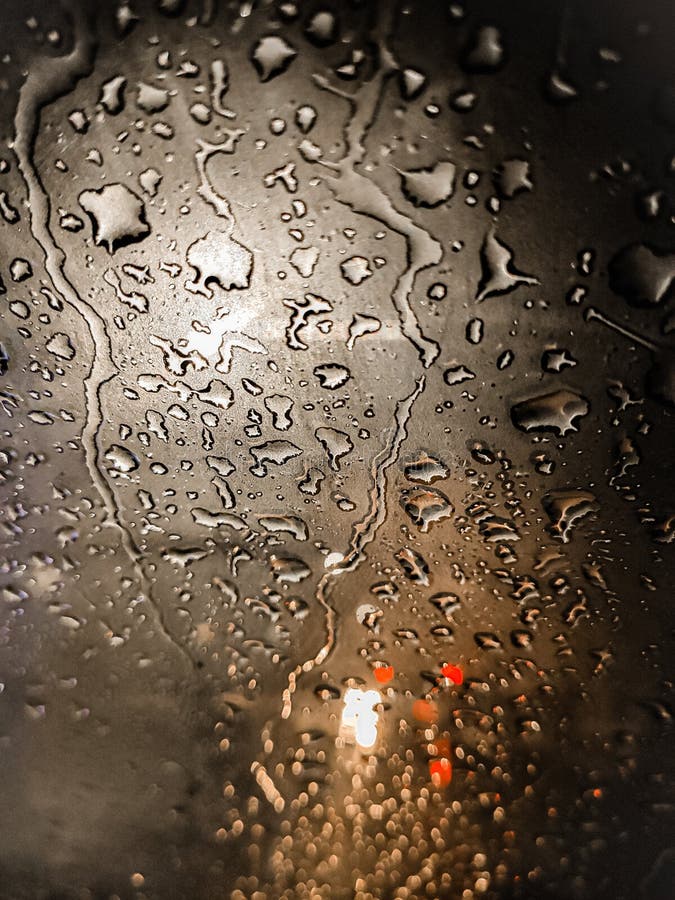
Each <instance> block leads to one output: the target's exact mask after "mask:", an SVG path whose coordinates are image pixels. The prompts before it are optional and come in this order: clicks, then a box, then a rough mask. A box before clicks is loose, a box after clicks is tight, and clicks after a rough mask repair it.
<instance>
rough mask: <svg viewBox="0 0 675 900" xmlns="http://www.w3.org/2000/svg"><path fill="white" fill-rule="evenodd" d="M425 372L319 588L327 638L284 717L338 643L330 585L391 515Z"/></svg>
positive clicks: (402, 405) (288, 697) (288, 693)
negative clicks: (391, 488)
mask: <svg viewBox="0 0 675 900" xmlns="http://www.w3.org/2000/svg"><path fill="white" fill-rule="evenodd" d="M424 384H425V376H424V375H420V377H419V378H418V379H417V381H416V382H415V389H414V390H413V391H412V393H411V394H409V395H408V396H407V397H405V398H404V399H403V400H399V401H398V403H397V404H396V413H395V415H394V427H393V429H392V433H391V439H390V440H389V441H387V442H386V443H385V444H384V446H383V447H382V448H381V449H380V451H379V452H378V453H377V454H376V455H375V456H374V457H373V461H372V463H371V476H372V485H371V489H370V504H369V507H368V511H367V513H366V515H365V516H364V517H363V519H361V521H359V522H357V523H356V524H355V525H354V528H353V530H352V536H351V540H350V542H349V550H348V551H347V553H346V554H345V556H344V557H343V558H342V560H341V561H340V562H338V563H336V564H335V565H334V566H332V567H331V568H330V569H328V570H327V571H326V572H324V574H323V575H322V576H321V579H320V580H319V583H318V585H317V588H316V599H317V601H318V603H319V604H320V605H321V606H322V607H323V610H324V616H325V630H326V641H325V643H324V644H323V646H322V647H321V648H320V649H319V651H318V653H316V654H315V655H314V656H313V657H310V658H309V659H307V660H305V661H304V662H303V663H300V664H299V665H297V666H296V667H295V669H293V671H292V672H291V673H290V674H289V676H288V684H287V686H286V688H285V690H284V692H283V697H282V700H283V706H282V711H281V717H282V718H283V719H287V718H288V717H289V716H290V714H291V711H292V704H293V701H292V697H293V694H294V693H295V689H296V687H297V682H298V678H299V677H300V675H301V674H302V673H303V672H311V670H312V669H314V668H315V667H316V666H320V665H321V664H322V663H323V662H324V661H325V659H326V658H327V657H328V654H329V653H330V652H331V650H332V649H333V647H334V646H335V635H336V627H335V621H336V615H337V614H336V610H335V607H334V606H333V605H332V603H331V602H330V597H329V593H330V586H331V585H332V584H333V583H334V582H335V579H336V578H339V577H340V576H341V575H345V574H346V573H347V572H353V571H354V570H355V569H356V568H358V566H359V564H360V563H361V561H362V560H363V551H364V549H365V547H366V546H367V545H368V544H369V543H370V542H371V541H372V540H373V538H374V537H375V535H376V534H377V532H378V530H379V528H380V526H381V525H382V523H383V522H384V521H385V519H386V516H387V505H386V488H387V469H389V468H390V467H391V466H392V465H393V464H394V463H395V462H396V460H397V459H398V458H399V454H400V452H401V445H402V444H403V441H404V440H405V439H406V437H407V436H408V422H409V420H410V416H411V415H412V411H413V407H414V405H415V401H416V400H417V398H418V397H419V396H420V394H421V393H422V392H423V391H424Z"/></svg>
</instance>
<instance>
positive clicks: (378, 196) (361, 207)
mask: <svg viewBox="0 0 675 900" xmlns="http://www.w3.org/2000/svg"><path fill="white" fill-rule="evenodd" d="M395 6H396V4H394V3H386V4H385V5H384V7H383V10H382V15H381V16H375V18H376V25H375V26H374V27H373V29H372V31H371V40H372V42H373V44H374V45H375V46H376V47H377V50H378V57H379V60H378V61H379V66H378V68H377V69H376V71H375V73H374V74H373V76H372V78H370V80H368V81H366V82H364V83H363V84H362V85H361V86H360V87H359V88H358V90H357V91H356V92H355V93H354V94H348V93H346V92H345V91H341V90H340V89H339V88H337V87H335V86H334V85H332V84H331V83H330V82H329V81H328V79H327V78H325V77H324V76H322V75H315V76H314V81H315V82H316V84H317V85H318V86H319V87H320V88H322V89H323V90H325V91H328V92H330V93H332V94H335V95H336V96H338V97H341V98H342V99H344V100H346V101H347V102H348V103H349V104H350V105H351V107H352V115H351V117H350V118H349V119H348V120H347V122H346V124H345V126H344V142H345V148H346V150H345V155H344V156H343V157H342V159H341V160H339V161H338V162H332V161H328V160H324V159H321V158H318V159H317V160H316V161H317V162H318V163H320V164H321V165H323V166H324V167H326V168H327V169H328V170H329V171H330V173H331V175H332V177H331V178H330V179H329V180H328V181H327V184H328V186H329V187H330V189H331V191H332V192H333V194H334V195H335V197H336V199H337V200H339V201H340V202H341V203H344V204H345V205H346V206H348V207H349V208H350V209H352V210H354V212H356V213H362V214H364V215H367V216H370V217H371V218H373V219H376V220H377V221H378V222H381V223H382V224H383V225H385V226H387V227H388V228H391V229H392V231H395V232H396V233H397V234H400V235H401V236H402V237H403V238H404V239H405V241H406V263H407V265H406V268H405V269H404V270H403V272H402V273H401V274H400V275H399V277H398V280H397V282H396V285H395V287H394V290H393V292H392V295H391V299H392V302H393V304H394V307H395V309H396V312H397V314H398V317H399V321H400V323H401V330H402V331H403V334H404V335H405V337H406V338H407V339H408V340H409V341H411V343H412V344H413V345H414V347H415V348H416V349H417V352H418V353H419V356H420V359H421V360H422V362H423V364H424V366H425V368H427V367H429V366H430V365H431V364H432V363H433V361H434V360H435V359H436V357H437V356H438V354H439V352H440V347H439V345H438V344H437V343H436V341H434V340H431V339H430V338H428V337H426V336H425V335H424V334H423V332H422V329H421V328H420V324H419V322H418V320H417V316H416V315H415V313H414V312H413V309H412V307H411V304H410V299H411V294H412V290H413V287H414V285H415V279H416V278H417V275H418V273H419V272H421V271H422V270H423V269H426V268H428V267H429V266H433V265H436V264H437V263H439V262H440V261H441V259H442V256H443V248H442V246H441V244H440V242H439V241H438V240H436V238H435V237H433V235H431V234H430V233H429V232H428V231H426V230H425V229H424V228H422V227H421V226H419V225H417V224H415V222H413V220H412V219H411V218H410V217H409V216H407V215H405V214H404V213H402V212H400V211H399V210H397V209H396V207H395V206H394V205H393V203H392V202H391V200H390V199H389V197H388V196H387V194H386V193H385V192H384V191H383V190H382V188H380V187H379V185H377V184H375V182H373V181H371V180H370V179H369V178H367V177H366V176H365V175H363V174H361V172H359V171H358V170H357V168H356V167H357V166H358V165H359V164H360V163H362V162H363V159H364V157H365V154H366V148H365V139H366V136H367V134H368V132H369V130H370V129H371V127H372V125H373V122H374V120H375V116H376V114H377V111H378V109H379V106H380V104H381V102H382V95H383V93H384V88H385V85H386V82H387V80H388V78H389V77H390V76H391V75H392V74H393V73H394V72H396V71H398V69H399V65H398V63H397V62H396V60H395V58H394V56H393V54H392V53H391V51H390V50H389V48H388V46H387V37H388V35H390V33H391V31H392V25H393V17H394V11H395Z"/></svg>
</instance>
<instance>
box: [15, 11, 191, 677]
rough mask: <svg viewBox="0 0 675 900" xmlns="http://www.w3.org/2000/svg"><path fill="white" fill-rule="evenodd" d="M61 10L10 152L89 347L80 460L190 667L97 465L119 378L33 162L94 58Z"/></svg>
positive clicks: (53, 275)
mask: <svg viewBox="0 0 675 900" xmlns="http://www.w3.org/2000/svg"><path fill="white" fill-rule="evenodd" d="M64 6H65V8H66V10H67V12H68V13H69V14H70V16H71V19H72V22H73V30H74V40H73V49H72V50H71V51H70V53H68V54H66V55H65V56H61V57H56V58H50V57H47V56H44V57H41V58H40V59H37V60H36V61H35V62H34V64H33V66H32V68H31V70H30V72H29V74H28V76H27V78H26V80H25V82H24V84H23V86H22V88H21V91H20V94H19V102H18V104H17V109H16V114H15V117H14V128H15V137H14V153H15V154H16V157H17V161H18V166H19V170H20V172H21V175H22V176H23V179H24V182H25V184H26V189H27V192H28V207H29V209H30V218H31V231H32V233H33V236H34V237H35V240H36V241H37V243H38V244H39V245H40V247H41V249H42V252H43V253H44V257H45V269H46V272H47V274H48V275H49V278H50V279H51V282H52V284H53V286H54V289H55V291H56V292H57V293H58V294H60V296H61V297H62V298H63V300H64V301H65V302H66V303H68V304H69V305H70V306H71V307H72V308H73V309H74V310H75V311H76V312H77V313H78V314H79V315H80V316H81V317H82V319H83V320H84V323H85V325H86V327H87V329H88V331H89V334H90V336H91V341H92V344H93V353H92V363H91V368H90V370H89V372H88V374H87V375H86V377H85V379H84V403H85V420H84V427H83V430H82V446H83V449H84V458H85V463H86V466H87V470H88V471H89V475H90V477H91V480H92V483H93V484H94V486H95V488H96V490H97V491H98V493H99V495H100V497H101V500H102V501H103V506H104V509H105V512H106V519H107V521H109V522H111V523H112V524H113V525H114V526H115V527H116V528H117V529H118V531H119V533H120V538H121V543H122V546H123V548H124V550H125V552H126V553H127V555H128V557H129V559H130V560H131V562H132V564H133V566H134V570H135V572H136V575H137V577H138V579H139V581H140V582H141V584H142V585H143V587H144V589H145V594H146V595H147V597H148V599H149V601H150V604H151V606H152V609H153V612H154V616H155V619H156V623H157V626H158V628H159V631H160V632H161V634H162V635H163V636H164V638H165V639H166V640H167V641H169V642H170V643H172V644H173V645H174V647H176V648H177V649H178V650H179V651H180V653H181V655H182V656H183V658H184V659H185V660H186V661H187V662H189V663H190V666H193V665H194V661H193V660H192V658H191V657H190V655H189V654H188V652H187V650H186V649H185V647H183V646H182V645H181V644H179V643H178V642H177V641H176V640H175V639H174V638H173V637H172V636H171V634H170V632H169V630H168V629H167V626H166V623H165V621H164V617H163V614H162V610H161V607H160V605H159V604H158V603H157V601H156V600H155V599H154V595H153V591H152V583H151V581H150V578H149V577H148V575H147V573H146V572H145V569H144V565H143V557H142V554H141V551H140V549H139V548H138V547H137V546H136V543H135V542H134V539H133V537H132V536H131V533H130V531H129V529H128V528H127V527H126V526H125V524H124V522H123V520H122V517H121V515H120V511H119V508H118V505H117V502H116V499H115V495H114V493H113V490H112V488H111V487H110V485H109V483H108V481H107V478H106V476H105V474H104V470H103V468H102V466H101V461H100V456H101V454H100V451H99V447H98V435H99V431H100V428H101V425H102V423H103V409H102V401H101V391H102V388H103V386H104V385H106V384H107V383H108V382H110V381H112V380H113V379H114V378H115V377H116V376H117V374H118V371H117V367H116V365H115V363H114V361H113V358H112V347H111V343H110V337H109V335H108V333H107V331H106V327H105V322H104V320H103V318H102V317H101V316H100V315H99V313H98V312H97V311H96V310H95V309H94V308H93V307H92V306H91V304H89V303H88V302H87V301H86V300H84V299H83V298H82V297H80V296H79V294H78V293H77V291H76V290H75V288H74V287H73V285H72V283H71V282H70V280H69V279H68V277H67V275H66V274H65V261H66V257H65V253H64V252H63V250H62V249H61V247H60V246H59V245H58V244H57V242H56V241H55V240H54V237H53V235H52V233H51V230H50V227H49V216H50V209H51V204H50V200H49V197H48V195H47V192H46V191H45V188H44V185H43V184H42V181H41V179H40V175H39V173H38V171H37V168H36V166H35V163H34V160H33V150H34V146H35V141H36V139H37V134H38V129H39V126H40V116H41V111H42V109H43V107H45V106H47V105H48V104H50V103H53V102H54V101H55V100H57V99H58V98H59V97H62V96H64V95H65V94H67V93H68V92H69V91H71V90H72V89H73V88H74V87H75V85H76V84H77V82H78V81H79V80H80V79H81V78H84V77H86V76H87V75H89V74H90V73H91V71H92V69H93V63H94V57H95V55H96V46H97V45H96V40H95V36H94V32H93V27H92V20H91V15H92V10H91V8H88V7H87V5H86V4H83V3H79V2H77V0H66V2H64Z"/></svg>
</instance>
